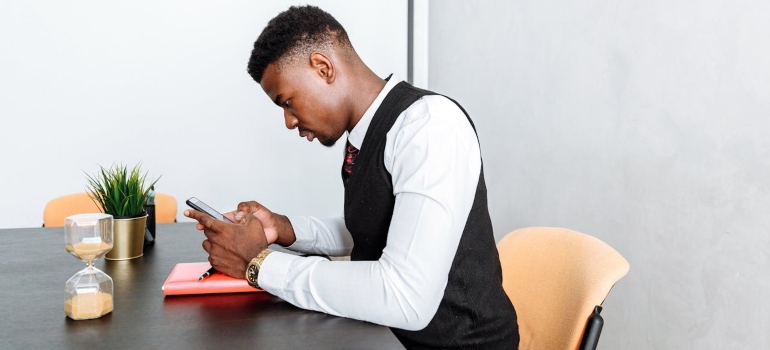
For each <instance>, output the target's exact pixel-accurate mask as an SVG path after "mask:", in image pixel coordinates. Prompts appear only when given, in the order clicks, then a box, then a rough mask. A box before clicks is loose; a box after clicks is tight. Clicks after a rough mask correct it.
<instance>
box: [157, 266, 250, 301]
mask: <svg viewBox="0 0 770 350" xmlns="http://www.w3.org/2000/svg"><path fill="white" fill-rule="evenodd" d="M209 268H211V265H210V264H209V263H208V262H198V263H179V264H176V266H174V269H173V270H171V273H170V274H169V275H168V278H166V282H164V283H163V288H162V289H163V295H190V294H215V293H247V292H262V291H263V290H262V289H257V288H254V287H252V286H250V285H249V283H248V282H246V280H245V279H243V278H233V277H230V276H228V275H225V274H223V273H219V272H215V273H214V274H213V275H211V276H209V277H206V278H204V279H203V280H202V281H200V282H198V277H200V276H201V275H202V274H203V273H204V272H206V271H208V269H209Z"/></svg>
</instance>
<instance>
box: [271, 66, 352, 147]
mask: <svg viewBox="0 0 770 350" xmlns="http://www.w3.org/2000/svg"><path fill="white" fill-rule="evenodd" d="M260 85H261V86H262V89H263V90H264V91H265V93H266V94H267V96H268V97H270V99H271V100H273V102H274V103H275V104H276V105H278V107H281V108H282V109H283V117H284V119H285V121H286V127H287V128H288V129H290V130H291V129H295V128H296V129H299V136H300V137H305V138H307V140H308V141H313V139H318V142H320V143H321V144H322V145H324V146H327V147H331V146H333V145H334V143H335V142H336V141H337V140H338V139H339V138H340V137H342V135H343V134H344V133H345V130H346V126H347V124H346V122H345V120H344V115H342V113H340V112H339V111H338V110H337V108H336V107H337V106H338V105H339V103H340V101H338V100H336V99H335V93H334V88H333V86H332V84H331V83H328V82H327V80H326V79H324V78H323V77H322V76H320V75H319V74H318V71H317V70H316V69H314V68H313V67H312V66H311V65H309V64H302V62H297V63H294V64H287V65H284V66H282V67H281V68H280V69H278V65H277V64H275V63H273V64H270V65H268V66H267V68H266V69H265V72H264V73H263V74H262V81H261V82H260Z"/></svg>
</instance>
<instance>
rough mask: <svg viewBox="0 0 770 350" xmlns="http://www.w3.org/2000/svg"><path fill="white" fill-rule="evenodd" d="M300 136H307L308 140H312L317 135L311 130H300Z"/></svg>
mask: <svg viewBox="0 0 770 350" xmlns="http://www.w3.org/2000/svg"><path fill="white" fill-rule="evenodd" d="M299 137H304V138H307V140H308V142H312V141H313V139H314V138H315V135H313V133H312V132H310V131H307V130H300V131H299Z"/></svg>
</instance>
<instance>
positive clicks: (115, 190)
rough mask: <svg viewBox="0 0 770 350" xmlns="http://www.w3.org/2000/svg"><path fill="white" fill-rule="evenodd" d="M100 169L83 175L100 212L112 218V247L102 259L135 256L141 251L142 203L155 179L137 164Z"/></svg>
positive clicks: (142, 235) (114, 165) (145, 216)
mask: <svg viewBox="0 0 770 350" xmlns="http://www.w3.org/2000/svg"><path fill="white" fill-rule="evenodd" d="M99 169H100V171H99V172H97V173H96V174H95V175H88V174H86V176H87V177H88V188H87V192H88V194H89V196H91V199H93V201H94V203H96V205H98V206H99V207H100V208H101V209H102V212H104V213H106V214H110V215H112V216H113V218H114V228H113V236H114V238H113V248H112V250H111V251H110V252H109V253H107V255H105V259H110V260H125V259H133V258H138V257H140V256H142V255H143V254H144V230H145V226H146V224H147V213H145V212H144V205H145V202H146V201H147V196H148V195H149V192H150V188H151V187H152V186H154V185H155V183H156V182H158V179H155V180H149V181H148V180H147V173H142V171H141V165H139V164H137V165H136V166H134V167H133V168H131V169H129V168H128V167H127V166H125V165H122V164H121V165H116V164H113V165H112V166H111V167H109V168H105V167H103V166H101V165H100V166H99Z"/></svg>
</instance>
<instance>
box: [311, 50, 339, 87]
mask: <svg viewBox="0 0 770 350" xmlns="http://www.w3.org/2000/svg"><path fill="white" fill-rule="evenodd" d="M310 66H311V67H312V68H313V69H314V70H315V71H316V73H317V74H318V76H320V77H321V78H323V79H324V80H326V83H327V84H331V83H332V82H333V81H334V78H335V74H336V72H335V70H334V64H333V63H332V60H330V59H329V57H328V56H326V55H325V54H323V53H322V52H317V51H316V52H313V53H312V54H310Z"/></svg>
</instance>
